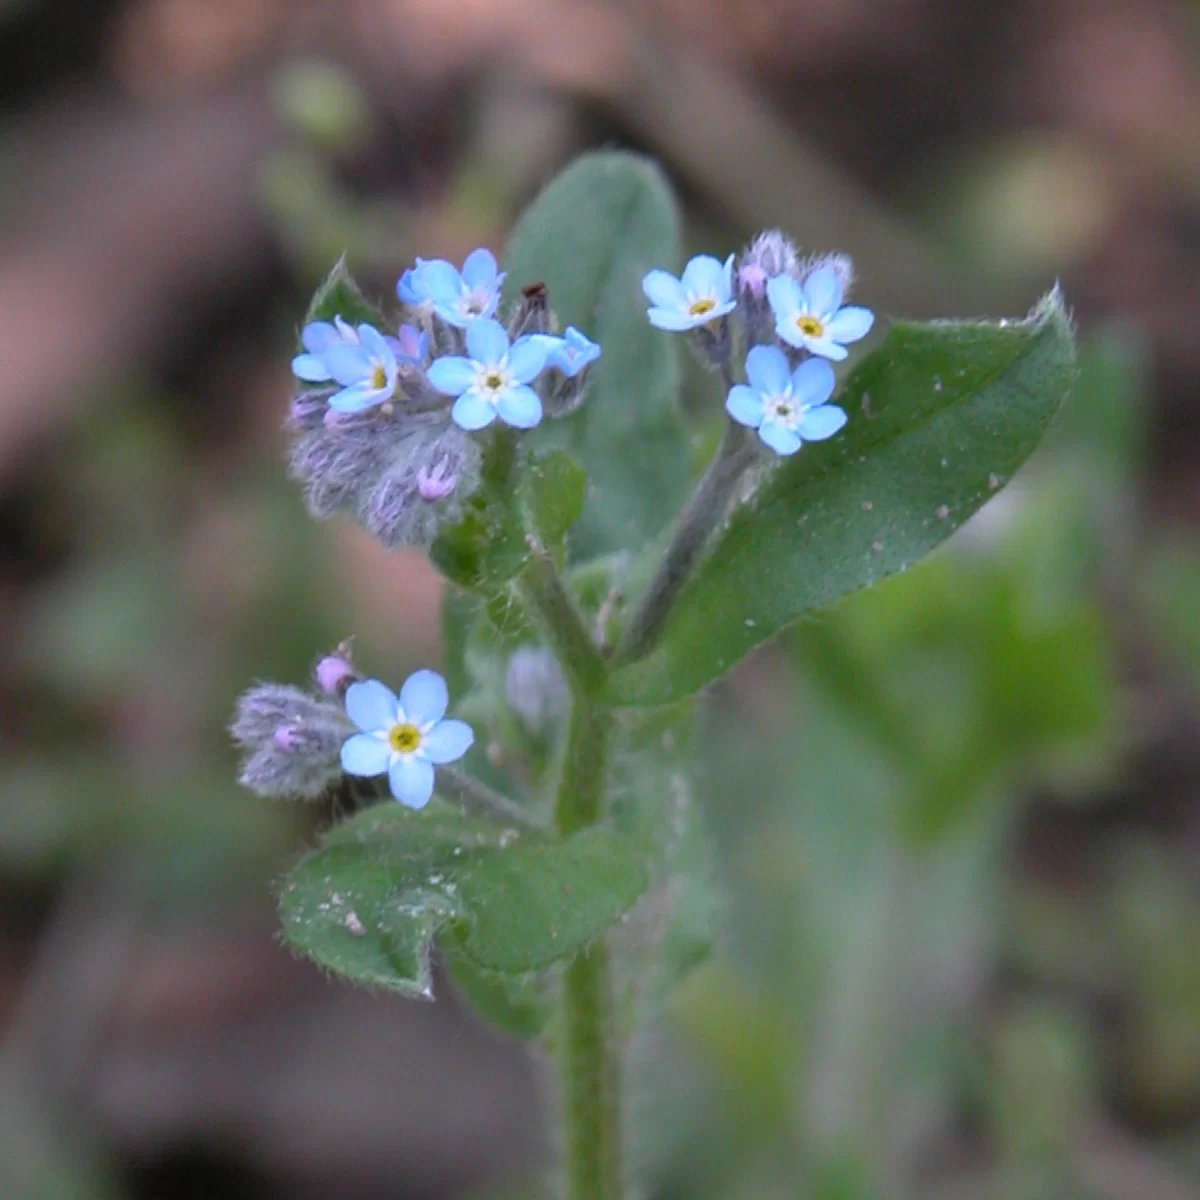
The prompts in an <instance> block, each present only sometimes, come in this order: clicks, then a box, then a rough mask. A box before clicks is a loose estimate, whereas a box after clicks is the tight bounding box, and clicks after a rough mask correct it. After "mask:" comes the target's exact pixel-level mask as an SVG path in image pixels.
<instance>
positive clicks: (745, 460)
mask: <svg viewBox="0 0 1200 1200" xmlns="http://www.w3.org/2000/svg"><path fill="white" fill-rule="evenodd" d="M754 459H755V450H754V445H753V443H752V441H751V440H750V437H749V434H747V432H746V430H745V429H744V428H743V427H742V426H741V425H738V424H736V423H735V422H733V421H730V422H729V423H728V424H727V425H726V426H725V436H724V437H723V438H722V439H721V445H720V447H719V448H718V450H717V452H716V454H715V455H714V456H713V460H712V462H710V463H709V464H708V470H706V471H705V472H704V475H703V477H702V478H701V480H700V482H699V483H698V484H697V485H696V490H695V491H694V492H693V493H692V496H691V499H690V500H689V501H688V502H687V504H686V506H685V507H684V510H683V513H682V514H681V515H680V517H679V524H678V525H677V526H676V528H675V536H674V537H673V538H672V539H671V544H670V545H669V546H668V547H667V552H666V553H665V554H664V555H663V559H662V562H661V563H659V566H658V570H657V571H656V572H655V575H654V578H653V579H652V580H651V581H650V586H649V587H648V588H647V589H646V593H645V595H644V596H643V597H642V599H641V602H640V603H639V604H638V607H637V608H636V609H635V610H634V612H633V615H632V616H631V617H630V619H629V625H628V626H627V628H626V630H625V636H624V637H623V638H622V639H621V644H620V646H618V647H617V653H616V660H615V661H616V662H617V663H618V664H620V663H627V662H632V661H633V660H634V659H638V658H642V657H643V656H645V655H646V654H647V653H648V652H649V651H650V650H651V649H652V648H653V646H654V643H655V641H656V640H657V639H658V635H659V633H660V632H661V631H662V627H663V624H664V623H665V621H666V619H667V615H668V614H669V613H670V611H671V608H672V606H673V605H674V603H675V600H676V597H677V596H678V595H679V592H680V591H681V589H682V588H683V585H684V584H685V583H686V582H687V580H688V577H689V576H690V575H691V573H692V568H693V567H695V565H696V563H697V561H698V560H699V558H700V555H701V554H702V553H703V552H704V547H705V546H706V545H707V544H708V539H709V537H710V536H711V534H712V531H713V530H714V529H715V528H716V527H717V525H718V524H719V523H720V522H721V520H722V519H723V518H724V516H725V513H726V511H727V510H728V508H729V502H730V500H731V499H732V498H733V493H734V490H735V489H736V488H737V485H738V481H739V480H740V479H741V477H742V476H743V475H744V474H745V472H746V468H747V467H749V466H750V464H751V463H752V462H753V461H754Z"/></svg>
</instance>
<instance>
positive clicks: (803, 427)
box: [796, 404, 846, 442]
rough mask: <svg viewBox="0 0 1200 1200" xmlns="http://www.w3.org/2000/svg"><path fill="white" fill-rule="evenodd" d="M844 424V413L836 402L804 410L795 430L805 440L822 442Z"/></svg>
mask: <svg viewBox="0 0 1200 1200" xmlns="http://www.w3.org/2000/svg"><path fill="white" fill-rule="evenodd" d="M845 424H846V414H845V413H844V412H842V410H841V409H840V408H838V406H837V405H836V404H822V405H819V406H818V407H817V408H814V409H812V410H811V411H810V412H806V413H805V414H804V416H803V417H802V418H801V420H800V424H799V426H797V428H796V432H797V433H798V434H799V435H800V436H801V437H802V438H803V439H804V440H805V441H806V442H823V441H824V440H825V439H826V438H828V437H833V435H834V434H835V433H837V431H838V430H839V429H841V428H842V426H843V425H845Z"/></svg>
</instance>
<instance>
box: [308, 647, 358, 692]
mask: <svg viewBox="0 0 1200 1200" xmlns="http://www.w3.org/2000/svg"><path fill="white" fill-rule="evenodd" d="M316 676H317V687H319V688H320V689H321V691H323V692H324V693H325V694H326V695H329V696H338V697H340V696H341V695H342V694H343V693H344V692H345V690H346V688H348V687H349V686H350V684H351V683H353V682H354V680H355V679H357V678H358V672H357V671H355V669H354V667H353V666H352V665H351V663H350V662H349V661H348V660H347V659H345V658H342V657H340V656H339V655H336V654H330V655H328V656H327V657H326V658H323V659H321V661H320V662H319V663H317V670H316Z"/></svg>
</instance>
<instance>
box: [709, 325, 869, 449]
mask: <svg viewBox="0 0 1200 1200" xmlns="http://www.w3.org/2000/svg"><path fill="white" fill-rule="evenodd" d="M746 378H747V379H748V380H749V381H750V383H749V386H747V385H746V384H741V383H739V384H737V385H736V386H734V387H733V388H731V389H730V391H729V398H728V399H727V400H726V401H725V410H726V412H728V413H729V415H730V416H731V417H732V418H733V419H734V420H735V421H737V422H738V424H739V425H747V426H749V427H750V428H751V429H757V430H758V436H759V437H760V438H762V440H763V441H764V442H765V443H766V444H767V445H768V446H770V447H771V449H772V450H774V451H775V453H776V454H795V453H796V451H797V450H799V449H800V446H801V444H802V443H804V442H820V441H824V440H825V438H827V437H832V436H833V435H834V434H835V433H837V431H838V430H839V429H841V427H842V426H843V425H845V424H846V414H845V413H844V412H843V411H842V410H841V409H840V408H838V407H837V405H836V404H829V403H827V401H828V400H829V397H830V396H832V395H833V388H834V384H835V383H836V380H835V379H834V374H833V368H832V367H831V366H830V365H829V364H828V363H827V362H826V361H825V360H824V359H823V358H809V359H806V360H805V361H804V362H802V363H801V364H800V365H799V366H798V367H797V368H796V369H795V370H794V371H793V370H791V368H790V367H789V365H788V360H787V356H786V355H785V354H784V353H783V351H782V350H780V349H779V347H778V346H755V347H754V349H753V350H751V351H750V353H749V354H747V355H746Z"/></svg>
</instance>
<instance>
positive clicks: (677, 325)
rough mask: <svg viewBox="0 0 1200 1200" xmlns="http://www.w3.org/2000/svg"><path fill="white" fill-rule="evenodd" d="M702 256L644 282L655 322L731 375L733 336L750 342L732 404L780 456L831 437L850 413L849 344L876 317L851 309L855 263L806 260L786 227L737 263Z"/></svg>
mask: <svg viewBox="0 0 1200 1200" xmlns="http://www.w3.org/2000/svg"><path fill="white" fill-rule="evenodd" d="M735 259H736V256H735V255H730V256H729V258H727V259H726V260H725V262H723V263H722V262H721V261H719V260H718V259H715V258H712V257H710V256H708V255H704V254H701V255H697V256H696V257H695V258H693V259H692V260H691V261H690V262H689V263H688V264H687V266H686V267H685V268H684V271H683V274H682V275H681V276H680V277H679V278H676V277H675V276H674V275H671V274H670V273H668V272H667V271H651V272H650V273H649V274H648V275H647V276H646V277H645V279H644V280H643V281H642V290H643V291H644V292H645V294H646V299H647V300H649V301H650V308H649V310H648V312H647V314H646V315H647V316H648V317H649V319H650V322H651V324H653V325H655V326H656V327H657V328H659V329H663V330H667V331H670V332H684V333H688V334H689V335H690V336H691V337H692V338H693V339H694V343H695V345H696V347H697V349H698V350H699V351H700V353H701V355H702V357H703V358H704V359H705V360H706V361H708V362H709V363H710V364H711V365H713V366H717V367H720V368H721V369H722V371H724V372H725V373H726V378H727V380H728V379H730V376H731V374H732V359H733V350H734V345H735V334H736V332H737V331H738V330H739V329H740V330H741V331H742V332H743V334H744V339H745V343H746V344H747V345H748V346H749V347H750V349H749V350H748V353H747V355H746V380H747V382H746V383H745V384H733V383H732V382H730V387H729V392H728V396H727V399H726V403H725V407H726V410H727V412H728V413H729V416H730V417H731V418H732V419H733V420H734V421H736V422H738V423H739V424H741V425H746V426H748V427H749V428H751V429H754V430H757V432H758V435H759V438H760V439H761V440H762V442H763V444H764V445H766V446H768V447H770V449H771V450H773V451H774V452H775V453H776V454H781V455H789V454H795V453H796V451H797V450H799V449H800V447H801V445H802V444H803V443H804V442H811V441H821V440H823V439H824V438H827V437H831V436H832V435H833V434H835V433H836V432H837V431H838V430H839V429H841V428H842V426H843V425H845V424H846V414H845V413H844V412H843V411H842V410H841V409H840V408H838V407H837V406H836V405H833V404H830V403H829V400H830V398H831V397H832V395H833V392H834V388H835V386H836V377H835V375H834V372H833V369H832V368H831V367H830V365H829V363H830V361H833V362H840V361H842V360H843V359H844V358H846V357H847V354H848V353H849V352H848V351H847V349H846V346H847V345H848V344H849V343H853V342H857V341H860V340H861V339H862V338H864V337H866V335H867V334H868V333H869V332H870V330H871V327H872V325H873V324H874V321H875V317H874V314H873V313H872V312H871V311H870V309H867V308H861V307H858V306H856V305H846V304H844V303H843V302H844V300H845V298H846V294H847V292H848V291H849V288H850V283H851V275H852V271H851V264H850V260H849V259H848V258H846V257H845V256H844V255H838V254H834V255H827V256H824V257H820V258H816V259H810V260H809V261H807V262H801V260H800V257H799V255H798V254H797V253H796V248H795V246H794V245H793V244H792V242H791V241H790V240H789V239H788V238H787V237H786V236H785V235H784V234H782V233H780V232H779V231H777V230H776V231H771V232H768V233H763V234H760V235H759V236H758V237H757V238H755V240H754V241H753V242H752V243H751V244H750V246H749V247H748V248H747V249H746V250H745V252H744V253H743V254H742V255H741V258H740V260H738V261H737V262H736V267H735Z"/></svg>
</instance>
